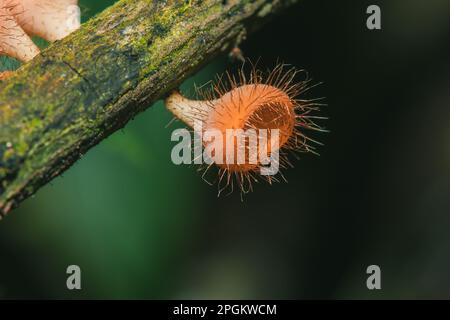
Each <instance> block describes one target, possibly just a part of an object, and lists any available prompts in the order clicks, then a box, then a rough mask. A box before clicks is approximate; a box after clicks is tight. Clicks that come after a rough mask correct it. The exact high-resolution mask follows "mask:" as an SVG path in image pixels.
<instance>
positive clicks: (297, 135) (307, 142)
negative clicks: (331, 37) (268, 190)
mask: <svg viewBox="0 0 450 320" xmlns="http://www.w3.org/2000/svg"><path fill="white" fill-rule="evenodd" d="M299 74H304V75H306V77H305V79H304V80H302V81H298V80H296V79H297V76H298V75H299ZM311 87H313V85H311V80H310V79H308V76H307V73H306V72H305V71H303V70H297V69H295V68H292V67H288V66H287V65H284V64H279V65H277V66H276V67H275V68H274V69H273V70H272V71H269V72H266V73H264V72H262V71H260V70H258V69H257V68H256V67H254V66H252V70H251V71H250V73H249V76H247V75H246V72H245V71H244V67H243V68H241V69H240V70H239V72H238V74H237V76H233V75H231V74H230V73H226V74H225V75H223V76H220V77H218V78H217V80H216V81H214V83H213V86H212V88H210V89H209V90H205V89H199V90H197V94H198V96H199V98H198V99H196V100H191V99H188V98H186V97H184V96H182V95H181V94H180V92H178V91H174V92H172V93H171V94H170V95H169V96H168V97H167V99H166V101H165V103H166V107H167V109H168V110H169V111H171V112H172V113H173V114H174V115H175V117H176V118H178V119H180V120H181V121H183V122H184V123H185V124H187V125H188V126H189V127H190V128H191V129H193V128H194V126H195V125H196V123H200V124H201V127H202V131H203V132H207V131H208V130H210V129H214V130H218V131H219V132H220V133H221V135H222V136H223V141H227V139H228V141H230V136H229V135H227V130H228V129H232V130H243V131H246V130H248V129H252V130H253V132H256V133H257V134H259V132H262V131H265V132H267V135H268V140H266V142H262V140H256V141H257V147H258V148H257V149H261V148H262V149H263V150H264V152H265V153H266V154H267V155H268V156H270V155H271V154H273V153H275V152H277V153H279V157H278V158H277V159H276V161H277V166H279V168H280V169H285V168H287V167H292V164H291V162H290V161H289V159H288V154H290V153H294V154H296V153H299V152H312V153H315V154H317V152H316V145H320V143H319V142H317V141H316V140H314V139H312V138H310V137H308V136H307V135H306V131H308V130H316V131H324V129H323V128H322V127H320V126H319V125H318V124H316V120H318V119H325V118H324V117H320V116H317V115H316V113H317V112H318V111H319V108H320V107H321V106H322V105H323V104H322V103H320V100H321V99H312V100H311V99H302V98H301V97H300V96H301V95H302V93H304V92H305V91H307V90H308V89H310V88H311ZM274 129H277V130H274ZM275 131H277V132H278V134H277V135H275V134H273V133H275ZM275 138H276V139H278V141H277V143H276V144H274V143H273V142H274V141H273V139H275ZM231 139H234V141H232V142H236V137H231ZM209 143H210V142H205V141H203V146H202V147H205V148H207V147H208V145H209ZM232 145H233V146H234V147H233V148H232V149H231V150H230V148H228V149H226V148H225V146H226V143H225V142H224V143H223V148H224V149H223V150H219V151H221V152H219V153H217V147H216V149H215V153H216V155H217V154H219V155H220V156H219V157H220V159H223V160H224V161H215V165H216V166H217V167H218V175H217V176H216V177H217V178H216V179H215V182H216V183H217V185H218V189H219V194H220V193H221V192H223V191H224V190H226V189H229V191H230V192H232V191H233V189H234V186H235V184H236V185H237V187H238V188H239V189H240V190H241V194H245V193H247V192H249V191H251V190H252V188H253V187H252V185H253V183H254V182H258V181H259V180H260V177H264V178H265V180H267V181H268V182H269V183H272V182H278V181H279V180H280V179H279V177H281V179H283V180H286V179H285V178H284V176H283V174H282V172H279V174H278V175H261V174H260V172H261V168H262V167H263V163H262V158H261V154H260V153H258V154H254V153H255V152H257V151H255V149H254V148H251V147H249V143H248V141H246V142H245V143H244V144H238V143H233V144H232ZM237 149H242V151H243V154H244V160H245V161H241V162H239V161H236V158H235V157H230V158H231V159H233V161H232V162H229V161H228V162H227V161H225V160H226V159H228V158H227V156H228V155H229V154H230V152H231V153H236V152H237ZM250 159H256V162H255V161H253V162H252V161H250ZM216 160H217V158H216ZM211 167H212V163H211V164H209V165H203V166H202V167H201V168H200V170H202V171H203V175H202V177H203V178H205V176H206V174H207V172H208V170H209V169H210V168H211Z"/></svg>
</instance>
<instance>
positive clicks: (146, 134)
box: [0, 0, 450, 299]
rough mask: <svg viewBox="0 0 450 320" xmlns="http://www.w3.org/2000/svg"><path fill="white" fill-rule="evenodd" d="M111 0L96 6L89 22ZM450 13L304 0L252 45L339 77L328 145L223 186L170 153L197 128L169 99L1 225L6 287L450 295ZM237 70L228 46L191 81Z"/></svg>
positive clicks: (332, 87)
mask: <svg viewBox="0 0 450 320" xmlns="http://www.w3.org/2000/svg"><path fill="white" fill-rule="evenodd" d="M112 2H113V1H100V0H96V1H87V0H86V1H81V7H82V8H83V10H82V11H83V18H84V19H87V18H88V17H90V16H92V15H94V14H96V13H97V12H99V11H101V10H102V9H103V8H105V7H106V6H108V5H110V4H111V3H112ZM369 4H378V5H380V6H381V9H382V30H381V31H369V30H367V28H366V27H365V21H366V18H367V15H366V13H365V12H366V8H367V6H368V5H369ZM449 16H450V2H449V1H448V0H432V1H426V2H425V1H421V0H410V1H374V2H368V1H351V0H341V1H331V0H329V1H324V0H302V1H300V4H299V5H297V6H296V7H294V8H292V9H291V10H289V12H286V13H285V14H284V15H283V16H280V17H278V18H277V19H275V20H273V21H272V22H271V23H270V24H268V25H267V26H265V27H264V28H263V29H262V30H260V31H259V32H258V33H256V34H253V35H251V36H250V37H249V38H248V39H247V41H246V42H245V43H244V44H243V45H242V50H243V51H244V54H245V55H246V56H247V57H249V58H250V59H252V60H254V61H255V60H257V59H258V58H261V59H260V66H261V67H263V68H264V67H266V66H267V67H272V66H274V64H275V63H276V61H277V59H279V60H281V61H284V62H286V63H290V64H292V65H294V66H296V67H298V68H304V69H306V70H308V71H309V74H310V76H311V77H312V78H313V79H314V80H315V81H316V82H324V84H322V85H320V86H318V87H316V88H314V89H313V90H312V92H311V93H310V95H311V96H312V97H322V96H324V97H326V102H327V103H328V107H326V108H324V109H323V115H325V116H328V117H330V119H329V120H328V121H327V122H326V127H327V128H328V129H329V130H330V131H331V132H330V133H328V134H320V135H318V136H317V135H316V137H317V138H318V139H320V140H321V141H322V142H324V143H325V146H323V147H321V148H320V150H319V151H320V153H321V156H320V157H317V156H314V155H311V154H306V155H302V157H301V159H300V160H299V161H294V164H295V168H294V169H290V170H287V171H286V172H285V175H286V177H287V179H288V180H289V183H287V184H286V183H282V184H276V185H274V186H268V185H267V184H264V183H260V184H258V185H256V187H255V191H254V192H253V193H252V194H249V195H247V196H246V197H245V200H244V202H241V201H240V197H239V194H238V193H235V194H233V195H231V196H228V197H221V198H217V197H216V189H215V188H214V187H210V186H208V185H207V184H206V183H204V182H203V181H202V179H201V177H200V175H199V174H198V173H197V172H196V170H195V168H193V167H188V166H175V165H173V164H172V163H171V161H170V151H171V148H172V146H173V145H174V143H173V142H171V141H170V134H171V132H172V130H173V129H175V128H177V127H179V126H181V125H180V124H179V123H177V124H172V125H170V126H169V127H168V128H166V127H165V126H166V124H167V123H168V122H169V121H170V120H171V118H172V117H171V115H170V114H169V113H168V112H167V111H166V110H165V109H164V107H163V105H162V103H161V102H158V103H156V104H155V105H154V106H152V107H151V108H149V109H148V110H147V111H146V112H144V113H143V114H141V115H140V116H138V117H137V118H136V119H135V120H134V121H132V122H131V123H129V124H128V125H127V126H126V127H125V128H124V130H122V131H120V132H117V133H115V134H114V135H112V136H111V137H110V138H108V139H107V140H106V141H104V142H103V143H101V144H100V145H99V146H97V147H95V148H93V149H92V150H91V151H90V152H89V153H88V154H87V155H86V156H85V157H83V159H81V160H80V161H78V162H77V163H76V164H75V165H74V166H73V167H72V168H71V169H70V170H68V171H67V172H66V173H65V174H64V176H63V177H60V178H57V179H55V180H54V181H53V182H52V183H51V184H49V185H47V186H46V187H44V188H43V189H41V190H40V191H39V192H38V193H37V195H36V196H35V197H33V198H31V199H29V200H27V201H26V202H25V203H23V205H22V206H21V207H20V208H19V209H18V210H15V211H14V212H13V213H12V214H11V215H9V216H8V217H7V218H6V219H4V220H3V221H1V222H0V298H146V299H147V298H148V299H154V298H157V299H173V298H188V299H190V298H198V299H210V298H225V299H228V298H234V299H239V298H256V299H258V298H277V299H280V298H289V299H295V298H450V271H449V270H450V232H449V230H450V19H449ZM41 44H42V43H41ZM2 64H3V68H5V67H9V66H11V64H12V65H15V63H14V62H10V61H9V62H6V60H5V59H4V58H3V60H2ZM235 67H236V65H233V64H232V63H231V62H230V61H228V59H227V57H219V58H217V59H216V60H214V61H213V62H212V63H211V64H210V65H209V66H208V67H206V68H205V69H203V70H202V71H201V72H200V73H198V74H197V75H195V77H193V78H192V79H190V80H189V81H187V82H186V83H185V84H184V85H183V88H184V89H185V91H191V92H192V91H193V84H194V82H195V83H196V84H199V85H200V84H202V83H204V82H206V81H209V80H211V79H213V77H214V75H215V74H216V73H221V72H223V71H225V70H227V69H230V68H231V69H232V68H235ZM70 264H77V265H79V266H80V267H81V270H82V287H83V289H82V290H81V291H68V290H67V289H66V286H65V284H66V277H67V275H66V273H65V271H66V268H67V266H68V265H70ZM371 264H377V265H379V266H380V267H381V271H382V290H381V291H369V290H367V288H366V278H367V275H366V273H365V271H366V268H367V266H368V265H371Z"/></svg>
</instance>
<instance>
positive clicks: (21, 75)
mask: <svg viewBox="0 0 450 320" xmlns="http://www.w3.org/2000/svg"><path fill="white" fill-rule="evenodd" d="M295 1H296V0H253V1H251V0H228V1H225V0H182V1H181V0H179V1H170V0H165V1H155V0H122V1H119V2H118V3H116V4H115V5H114V6H112V7H110V8H108V9H107V10H105V11H104V12H103V13H101V14H100V15H98V16H97V17H95V18H93V19H91V20H90V21H89V22H87V23H86V24H84V25H83V26H82V28H81V29H80V30H78V31H77V32H75V33H73V34H71V35H70V36H68V37H67V38H65V39H64V40H62V41H60V42H57V43H55V44H53V45H52V46H50V47H49V48H48V49H47V50H45V51H43V52H42V53H41V54H40V55H39V56H37V57H36V58H35V59H34V60H33V61H32V62H31V63H28V64H26V65H24V66H23V67H22V68H20V69H19V70H18V71H17V73H16V75H14V76H13V77H12V78H10V79H9V80H8V81H4V82H0V216H3V215H5V214H6V213H8V212H9V211H10V210H11V209H13V208H14V207H16V206H17V205H18V204H19V203H20V202H21V201H23V200H24V199H26V198H27V197H28V196H30V195H32V194H33V193H35V192H36V191H37V190H38V189H39V188H40V187H41V186H42V185H44V184H45V183H47V182H48V181H50V180H51V179H53V178H54V177H56V176H58V175H59V174H61V173H62V172H63V171H64V170H66V169H67V168H68V167H70V166H71V165H72V164H73V163H74V162H75V161H76V160H77V159H79V158H80V156H81V155H83V154H84V153H85V152H86V151H87V150H88V149H90V148H91V147H93V146H94V145H96V144H97V143H99V142H100V141H101V140H102V139H104V138H105V137H107V136H108V135H110V134H111V133H113V132H114V131H116V130H118V129H120V128H122V127H123V126H124V125H125V124H126V123H127V122H128V121H129V120H130V119H131V118H132V117H134V116H135V115H136V114H137V113H139V112H140V111H143V110H144V109H145V108H146V107H148V106H149V105H150V104H151V103H152V102H155V101H156V100H158V99H159V98H160V97H162V96H163V95H164V94H165V93H167V92H168V91H169V90H171V89H173V88H175V87H177V86H178V85H179V84H180V83H181V82H182V81H183V80H184V79H186V78H187V77H188V76H189V75H190V74H192V73H193V72H195V71H197V70H199V68H200V67H201V66H202V65H204V64H205V63H206V62H207V61H208V60H210V59H212V58H213V57H214V56H216V55H217V54H219V53H220V52H221V51H225V50H229V48H230V46H231V45H233V44H234V43H235V41H236V39H238V38H239V36H240V35H242V34H243V32H250V31H252V30H253V29H254V28H255V27H257V26H259V25H261V24H262V23H265V22H267V21H268V19H269V18H270V17H271V16H272V15H273V14H274V13H276V12H277V11H279V10H280V9H283V8H285V7H287V6H289V5H291V4H293V3H294V2H295Z"/></svg>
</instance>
